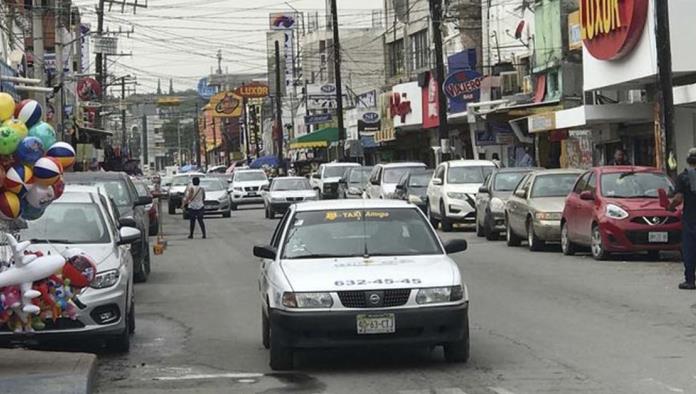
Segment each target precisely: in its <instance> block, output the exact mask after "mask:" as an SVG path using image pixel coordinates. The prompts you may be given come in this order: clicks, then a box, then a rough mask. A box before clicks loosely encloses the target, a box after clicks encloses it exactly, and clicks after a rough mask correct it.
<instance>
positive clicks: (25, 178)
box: [3, 164, 33, 196]
mask: <svg viewBox="0 0 696 394" xmlns="http://www.w3.org/2000/svg"><path fill="white" fill-rule="evenodd" d="M32 177H33V172H32V170H31V168H29V166H27V165H24V164H17V165H14V166H12V167H10V169H9V170H7V174H6V175H5V182H4V183H3V184H4V185H5V189H7V190H9V191H11V192H13V193H16V194H18V195H20V196H23V195H24V194H25V193H26V192H27V191H28V190H29V185H30V184H31V183H32V182H33V178H32Z"/></svg>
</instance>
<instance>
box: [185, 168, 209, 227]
mask: <svg viewBox="0 0 696 394" xmlns="http://www.w3.org/2000/svg"><path fill="white" fill-rule="evenodd" d="M204 201H205V190H203V188H202V187H201V180H200V178H198V177H194V178H193V179H192V184H191V185H189V186H188V187H187V188H186V192H185V193H184V201H183V204H184V207H186V208H184V209H186V213H187V214H188V216H189V220H190V221H191V224H190V226H189V228H190V231H189V236H188V237H189V239H191V238H193V230H194V229H195V228H196V220H198V225H199V226H200V227H201V232H202V233H203V238H205V223H203V214H204V213H205V204H204Z"/></svg>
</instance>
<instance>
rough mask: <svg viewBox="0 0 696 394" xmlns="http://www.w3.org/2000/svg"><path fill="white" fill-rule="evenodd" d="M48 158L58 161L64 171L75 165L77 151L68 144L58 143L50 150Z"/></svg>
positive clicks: (47, 153)
mask: <svg viewBox="0 0 696 394" xmlns="http://www.w3.org/2000/svg"><path fill="white" fill-rule="evenodd" d="M46 156H48V157H52V158H54V159H56V160H58V161H59V162H60V165H62V166H63V169H66V168H70V166H72V165H73V163H75V149H73V147H72V145H70V144H68V143H67V142H62V141H61V142H56V143H55V144H53V145H52V146H51V147H50V148H48V150H47V151H46Z"/></svg>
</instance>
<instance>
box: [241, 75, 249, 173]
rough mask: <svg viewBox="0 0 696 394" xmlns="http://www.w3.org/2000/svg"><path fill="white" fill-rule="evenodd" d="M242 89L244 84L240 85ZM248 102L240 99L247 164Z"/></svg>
mask: <svg viewBox="0 0 696 394" xmlns="http://www.w3.org/2000/svg"><path fill="white" fill-rule="evenodd" d="M242 87H244V84H242ZM248 104H249V103H248V100H247V98H246V97H243V98H242V127H244V145H245V149H246V160H247V163H249V162H250V160H249V136H250V135H251V133H250V131H249V115H248V111H249V108H248Z"/></svg>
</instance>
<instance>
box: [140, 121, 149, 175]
mask: <svg viewBox="0 0 696 394" xmlns="http://www.w3.org/2000/svg"><path fill="white" fill-rule="evenodd" d="M142 133H143V137H142V141H143V168H145V167H150V152H149V150H148V146H147V145H148V141H147V137H148V136H147V115H145V114H143V127H142Z"/></svg>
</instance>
